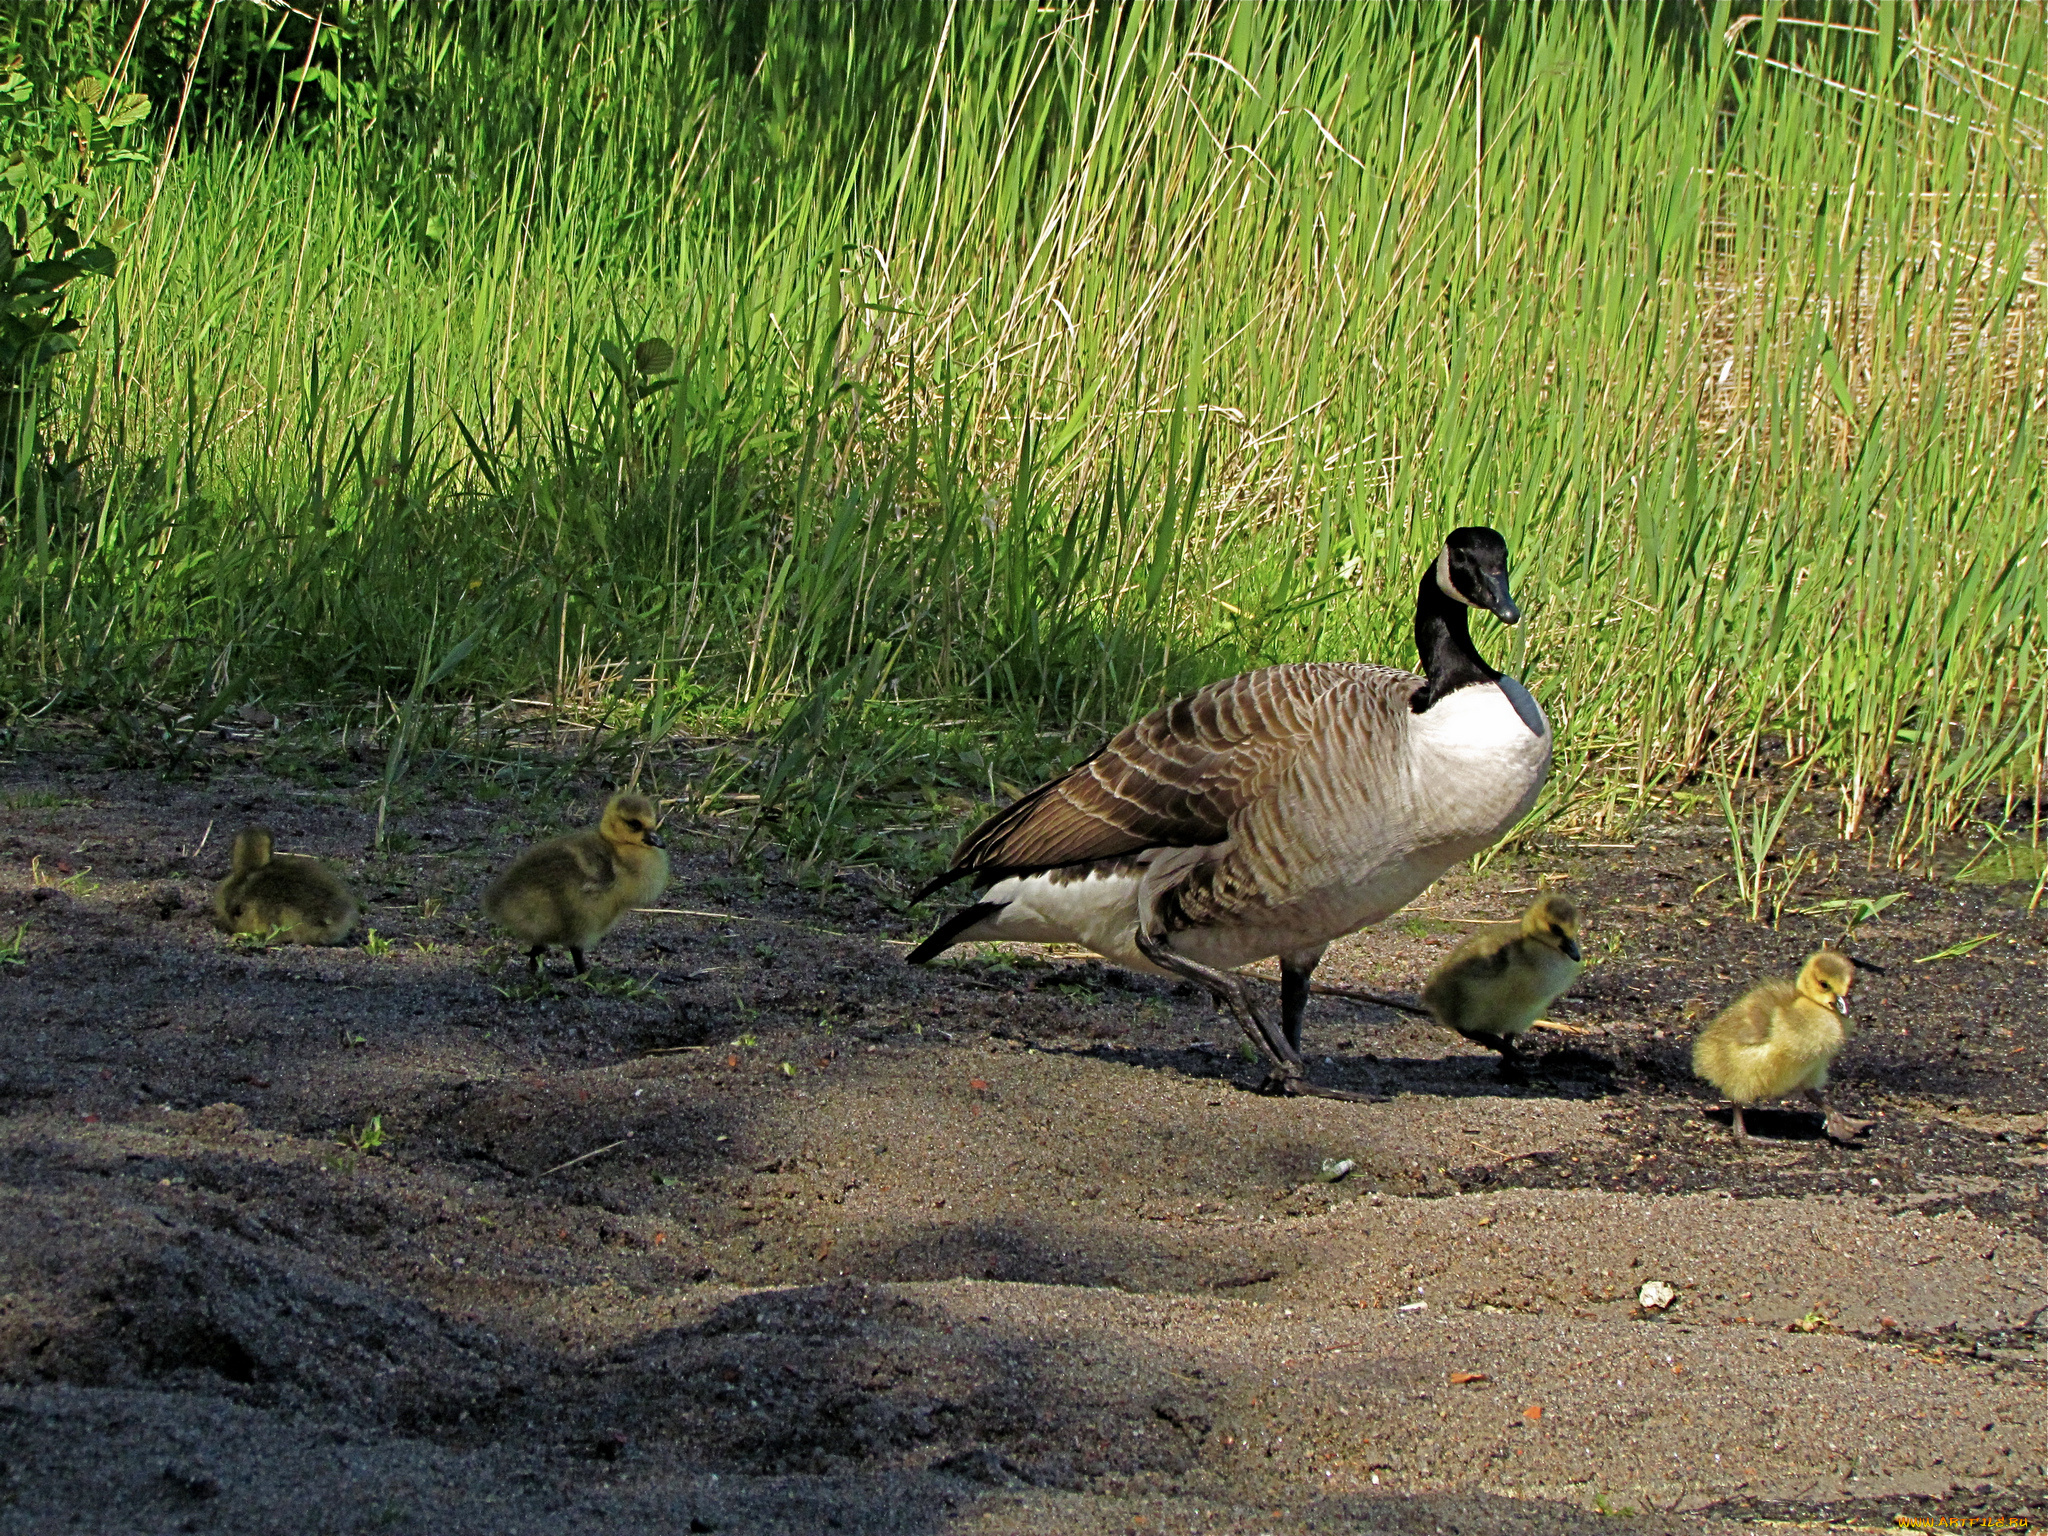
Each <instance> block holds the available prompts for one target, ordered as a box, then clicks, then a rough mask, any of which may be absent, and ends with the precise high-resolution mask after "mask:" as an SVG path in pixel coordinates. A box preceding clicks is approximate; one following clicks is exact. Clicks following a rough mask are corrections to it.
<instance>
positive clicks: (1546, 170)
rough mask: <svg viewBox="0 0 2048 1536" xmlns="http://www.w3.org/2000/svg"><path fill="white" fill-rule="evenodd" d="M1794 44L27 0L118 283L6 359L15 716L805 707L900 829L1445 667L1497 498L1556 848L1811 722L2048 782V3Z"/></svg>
mask: <svg viewBox="0 0 2048 1536" xmlns="http://www.w3.org/2000/svg"><path fill="white" fill-rule="evenodd" d="M1762 11H1763V14H1762V15H1760V16H1759V15H1752V14H1748V10H1747V7H1743V8H1735V7H1731V6H1729V5H1727V4H1725V3H1721V4H1713V5H1701V4H1678V3H1673V4H1669V5H1665V6H1663V7H1661V8H1659V7H1652V6H1639V5H1626V6H1623V5H1617V6H1613V7H1601V6H1596V5H1592V4H1586V5H1577V4H1573V5H1556V6H1535V5H1507V4H1500V5H1479V4H1462V5H1460V4H1428V5H1423V4H1416V5H1391V4H1389V5H1372V6H1364V5H1350V4H1314V3H1293V4H1277V3H1276V4H1230V3H1216V4H1148V3H1145V0H1131V3H1128V4H1120V5H1100V6H1097V5H1085V4H1072V3H1062V4H1044V5H1039V4H986V5H984V4H980V3H976V4H946V3H938V0H932V3H924V0H919V3H909V0H898V3H892V4H890V5H886V6H877V5H871V4H864V3H858V0H856V3H833V0H818V3H803V4H797V3H782V0H767V3H763V0H723V3H718V0H699V3H688V0H626V3H580V0H579V3H567V0H560V3H551V0H527V3H516V4H515V3H467V0H466V3H459V4H458V3H453V0H427V3H419V0H406V3H401V0H383V3H379V4H354V3H348V4H332V5H329V6H327V7H325V8H322V7H321V6H319V5H311V4H304V3H301V4H299V5H297V6H295V7H282V6H275V5H258V4H253V3H250V0H170V3H158V4H155V5H152V6H149V7H147V8H142V7H140V6H139V5H138V3H137V0H104V3H103V0H71V3H62V0H27V3H26V4H23V5H19V6H17V7H14V8H13V9H12V10H11V12H10V14H9V17H8V18H7V19H4V20H0V64H4V63H5V62H6V61H7V60H8V59H12V60H13V61H14V63H13V66H12V69H11V70H8V71H6V72H5V83H4V84H0V113H4V114H5V115H4V117H0V159H4V160H5V161H6V176H7V179H6V182H5V186H4V190H0V201H10V202H13V203H17V204H19V205H20V207H21V209H22V220H21V222H20V223H19V225H18V226H17V230H18V238H17V244H18V245H19V246H20V247H21V249H22V252H23V254H22V257H21V261H20V262H18V263H16V264H15V266H13V267H11V268H10V269H9V270H10V272H11V273H12V274H14V277H13V279H12V280H13V281H14V282H15V287H16V290H17V291H15V292H13V293H12V294H11V296H10V303H13V304H14V305H15V306H16V309H17V310H18V311H19V312H20V313H22V314H28V313H29V308H28V306H29V301H30V299H31V298H33V297H35V296H34V295H29V294H26V292H25V290H22V282H23V281H25V280H23V279H21V278H20V273H21V272H22V271H24V270H26V267H25V266H24V265H23V263H31V262H33V261H35V260H37V259H40V258H43V257H46V256H47V255H48V254H49V253H48V251H47V249H46V248H45V247H46V246H47V241H48V239H49V232H48V231H47V229H46V228H45V222H44V215H43V213H41V212H38V210H46V209H47V208H48V207H49V206H50V205H49V204H45V203H43V202H42V201H41V199H42V198H43V197H44V196H45V195H49V196H51V197H54V198H57V199H58V200H59V203H60V204H61V203H63V202H69V203H70V204H71V206H72V208H73V217H74V219H75V221H76V223H77V226H78V230H79V235H78V239H79V240H80V241H90V242H94V243H96V244H98V245H101V246H104V247H105V248H106V249H107V250H108V251H110V252H111V253H113V255H114V257H115V258H116V259H117V261H118V266H117V268H116V269H115V271H114V272H113V274H112V276H111V277H107V276H102V275H98V274H97V273H96V272H95V271H93V270H86V269H81V270H80V271H79V272H78V274H77V275H75V276H74V277H71V278H69V279H67V280H66V282H65V283H64V284H63V285H61V286H62V290H63V291H62V295H61V304H58V307H57V308H56V309H52V308H51V305H52V304H53V303H57V301H56V300H55V299H53V298H52V295H53V294H55V293H56V289H54V288H52V287H50V285H49V284H48V283H47V282H46V283H45V284H44V287H43V289H42V290H40V292H41V299H40V302H42V304H43V308H44V310H45V311H48V312H49V313H50V314H52V315H55V314H57V313H60V312H64V311H66V309H67V308H68V313H69V314H70V315H71V316H72V318H73V319H75V320H78V321H80V322H82V328H81V329H80V330H79V331H78V332H77V333H76V336H75V338H74V339H75V340H76V341H77V342H78V343H79V344H80V345H79V349H78V350H77V351H75V352H73V353H71V354H70V355H68V356H64V357H61V358H56V359H54V360H44V359H42V358H41V357H40V356H39V355H34V354H33V351H32V349H31V353H28V354H21V355H17V356H16V357H15V360H14V363H13V365H12V368H13V375H12V378H11V381H10V382H9V383H8V384H7V386H6V388H7V391H8V393H7V394H6V396H5V399H6V400H10V401H12V402H14V404H13V407H12V416H11V417H9V418H8V419H10V420H12V421H13V422H14V427H13V429H12V434H11V435H12V442H11V444H10V446H9V448H8V450H7V453H6V455H5V457H4V459H0V462H4V465H5V467H6V476H5V479H6V482H7V483H6V485H5V487H4V488H0V611H4V616H5V622H4V627H0V689H4V698H5V701H6V705H7V708H8V709H9V710H10V711H11V713H12V715H13V716H14V717H15V718H16V719H17V720H19V719H20V718H22V717H27V716H35V715H40V714H46V713H50V712H58V713H64V712H79V711H85V710H93V711H99V712H100V714H99V716H98V718H100V719H102V721H104V722H107V725H108V729H109V730H110V733H111V734H112V735H114V736H115V737H116V738H117V741H126V742H128V743H129V744H130V746H131V747H132V746H133V745H134V743H136V742H138V741H141V740H143V738H145V737H147V736H148V735H149V731H150V729H154V730H155V731H156V732H157V734H158V735H159V736H161V737H163V738H164V739H167V740H168V739H173V738H174V737H175V734H176V731H177V730H179V729H189V727H190V725H191V723H192V722H193V721H204V720H211V719H214V718H216V717H217V716H218V715H219V713H220V712H221V711H222V710H224V709H227V708H231V707H234V706H237V705H240V704H243V703H246V702H249V701H254V700H262V701H267V702H269V703H270V704H271V706H272V707H276V706H278V705H279V704H281V703H284V702H307V701H310V702H316V703H320V704H322V705H327V706H340V705H344V704H354V703H360V704H362V705H364V706H366V708H367V709H368V711H369V712H368V714H366V715H365V717H364V718H369V719H374V720H378V721H382V722H385V724H384V725H382V726H380V729H385V730H387V732H388V731H391V730H395V731H397V732H398V737H397V739H398V743H399V746H400V747H401V748H402V747H403V746H404V744H405V741H406V739H407V737H406V733H407V732H408V731H419V730H429V731H430V730H432V729H441V730H444V731H446V730H453V729H456V728H457V725H456V724H450V723H449V722H457V723H459V722H460V721H462V720H468V721H470V722H471V723H472V725H473V724H474V722H475V721H476V719H477V718H478V714H479V710H480V709H488V708H489V707H490V706H491V705H494V704H498V703H502V702H503V701H505V700H512V699H527V700H542V701H545V702H546V704H547V705H548V706H549V707H550V708H552V709H555V710H559V711H569V712H580V717H581V718H583V719H585V720H586V721H587V722H590V723H598V724H602V725H603V726H605V728H606V729H607V730H609V731H611V732H614V733H618V734H619V735H620V736H621V737H624V738H637V739H641V740H645V739H647V738H649V737H653V736H659V735H661V734H664V733H666V732H668V731H671V730H673V729H677V728H680V727H690V728H694V729H697V730H716V731H720V732H723V733H728V734H731V733H746V734H749V735H750V736H751V737H752V738H753V739H755V740H757V741H758V742H759V744H760V745H759V748H758V750H753V751H751V752H749V753H748V754H746V757H747V758H748V759H749V761H748V763H746V764H743V765H742V767H741V768H740V769H737V770H735V771H736V772H739V773H741V774H743V776H744V778H745V782H746V783H747V784H748V785H749V786H750V789H751V792H753V793H759V794H762V795H764V796H765V797H766V798H767V800H768V802H769V803H771V804H773V805H775V806H777V807H779V808H780V809H781V810H782V811H783V813H784V818H785V819H784V823H783V830H784V833H785V835H787V836H788V837H789V838H790V839H791V840H792V841H793V842H794V843H796V844H798V845H800V846H801V847H802V848H803V850H804V851H806V852H810V853H821V852H833V853H836V854H839V855H844V856H853V855H855V854H858V853H859V852H860V851H861V850H862V849H863V848H866V847H869V846H871V844H872V840H873V839H875V838H883V837H887V836H889V835H891V832H892V829H895V828H899V827H900V826H901V825H903V824H905V823H906V822H907V821H908V822H915V821H917V819H918V815H919V812H920V808H924V807H929V806H931V805H933V804H934V803H943V804H945V805H946V806H948V807H950V808H949V809H947V810H946V811H945V818H953V819H957V815H958V811H959V796H960V795H962V794H967V795H979V796H984V797H986V796H994V795H998V794H1000V793H1001V792H1002V790H1003V788H1004V786H1005V785H1006V784H1007V785H1011V786H1014V785H1017V784H1022V783H1028V782H1030V781H1031V779H1032V777H1033V776H1034V775H1036V774H1037V773H1039V772H1041V771H1043V770H1044V769H1046V768H1048V767H1050V766H1053V765H1055V764H1057V763H1059V762H1062V761H1066V760H1070V759H1071V758H1072V757H1073V756H1074V755H1076V754H1077V752H1078V751H1080V750H1083V749H1085V748H1086V747H1088V746H1091V745H1092V744H1093V743H1094V741H1095V740H1097V739H1099V737H1100V735H1101V734H1102V733H1104V732H1106V731H1108V730H1110V729H1113V728H1114V727H1115V726H1116V725H1118V724H1120V723H1121V722H1123V721H1124V720H1125V719H1127V718H1129V717H1130V716H1131V715H1132V714H1133V713H1134V712H1136V711H1139V710H1142V709H1144V708H1146V707H1148V706H1150V705H1151V704H1153V703H1156V702H1157V701H1159V700H1160V699H1161V698H1163V697H1165V696H1167V695H1169V694H1171V693H1172V692H1174V691H1175V690H1179V689H1183V688H1186V687H1188V686H1191V685H1194V684H1197V683H1199V682H1201V681H1204V680H1206V679H1208V678H1211V677H1215V676H1219V675H1223V674H1226V673H1228V672H1231V671H1234V670H1237V669H1239V668H1241V667H1243V666H1246V665H1251V664H1258V663H1264V662H1271V661H1279V660H1289V659H1305V658H1312V657H1358V658H1364V659H1370V660H1378V661H1387V662H1392V663H1394V664H1397V665H1404V666H1405V665H1412V646H1411V643H1410V641H1409V639H1408V626H1409V617H1410V605H1411V593H1412V589H1413V584H1414V582H1415V579H1416V575H1417V572H1418V570H1419V567H1420V565H1421V562H1422V560H1423V559H1424V558H1425V556H1426V555H1427V553H1428V551H1429V550H1430V549H1431V548H1432V547H1433V546H1434V544H1435V542H1436V541H1437V540H1438V539H1440V538H1441V536H1442V534H1443V532H1444V530H1446V529H1447V528H1448V527H1450V526H1453V525H1456V524H1458V523H1464V522H1485V523H1491V524H1493V525H1495V526H1497V527H1499V528H1501V529H1503V530H1504V531H1505V532H1506V533H1507V535H1508V536H1509V538H1510V540H1511V541H1512V544H1513V548H1514V552H1515V570H1516V580H1517V589H1518V596H1520V597H1521V598H1522V599H1523V602H1524V607H1525V611H1526V613H1527V615H1528V618H1527V620H1526V622H1525V623H1524V624H1523V625H1522V626H1521V627H1520V628H1519V629H1517V630H1514V631H1500V630H1496V629H1495V628H1494V627H1493V626H1491V625H1488V626H1486V630H1487V632H1486V633H1485V634H1484V635H1483V636H1482V637H1481V645H1482V648H1483V649H1485V650H1487V651H1488V652H1489V654H1490V655H1491V656H1493V658H1494V659H1495V660H1496V661H1497V662H1498V663H1499V664H1500V665H1502V666H1504V667H1506V668H1508V669H1510V670H1513V671H1516V672H1518V673H1520V674H1521V675H1523V676H1524V677H1526V678H1527V680H1528V681H1529V683H1530V684H1531V686H1532V687H1533V689H1534V690H1535V692H1536V693H1537V695H1538V696H1539V697H1540V698H1541V699H1542V700H1543V701H1544V703H1545V705H1546V707H1547V708H1548V709H1549V711H1550V712H1551V715H1552V717H1553V719H1554V720H1556V721H1557V722H1558V725H1559V738H1560V743H1561V748H1562V756H1561V762H1560V769H1559V772H1558V774H1557V776H1556V780H1555V783H1554V785H1553V788H1552V791H1551V793H1550V795H1549V797H1548V798H1547V800H1546V802H1545V804H1544V806H1543V807H1541V808H1540V809H1539V812H1538V820H1539V822H1541V821H1543V820H1547V819H1549V818H1554V817H1556V816H1559V815H1565V816H1568V817H1571V818H1574V819H1575V821H1576V822H1577V824H1579V825H1581V826H1602V825H1615V826H1620V825H1625V824H1626V823H1627V822H1628V821H1629V819H1630V818H1631V817H1633V816H1636V815H1638V814H1639V813H1640V812H1641V810H1642V808H1643V807H1644V806H1646V805H1647V804H1649V803H1650V802H1651V799H1652V797H1653V796H1654V794H1655V793H1656V792H1657V791H1659V790H1660V789H1664V788H1668V787H1670V786H1672V785H1674V784H1678V783H1682V782H1684V781H1686V780H1687V779H1689V778H1691V777H1693V776H1696V775H1698V774H1700V773H1701V772H1702V771H1707V772H1725V773H1739V772H1741V771H1744V770H1746V769H1747V768H1748V767H1750V766H1751V765H1752V764H1753V763H1754V761H1755V754H1756V752H1757V750H1758V745H1759V742H1760V741H1761V740H1763V739H1765V738H1766V737H1768V738H1769V739H1770V740H1771V741H1772V742H1773V743H1774V744H1777V743H1782V744H1783V748H1782V750H1781V751H1780V752H1779V756H1781V757H1787V756H1789V757H1790V758H1791V759H1793V760H1795V761H1799V762H1804V763H1808V764H1810V767H1808V769H1807V770H1806V771H1807V772H1808V773H1810V774H1812V775H1813V778H1812V783H1813V784H1814V785H1817V786H1818V785H1825V786H1827V788H1828V790H1829V792H1830V793H1831V794H1832V795H1833V796H1835V797H1836V798H1837V800H1838V803H1839V808H1840V816H1841V824H1842V828H1843V830H1844V831H1845V832H1846V833H1848V834H1850V835H1859V836H1860V835H1875V836H1876V837H1878V838H1879V839H1880V842H1881V844H1882V846H1884V847H1885V848H1887V849H1889V850H1891V851H1893V852H1897V853H1905V852H1910V851H1913V850H1915V849H1917V848H1920V847H1923V846H1924V845H1926V844H1927V843H1928V841H1929V840H1930V839H1932V838H1933V837H1935V836H1937V835H1939V834H1940V833H1942V832H1943V831H1945V830H1947V829H1950V828H1953V827H1956V826H1958V825H1961V824H1963V823H1965V822H1966V821H1968V820H1970V819H1972V818H1974V817H1980V816H1985V815H1990V816H1992V817H1993V818H1994V819H1995V818H1998V817H2004V818H2013V817H2022V818H2032V817H2033V815H2034V806H2035V805H2036V803H2037V796H2038V793H2039V786H2040V781H2041V777H2042V765H2043V755H2044V732H2048V710H2044V677H2048V654H2044V628H2043V607H2044V600H2048V593H2044V587H2043V583H2042V580H2041V569H2042V564H2043V561H2044V559H2048V546H2044V521H2048V520H2044V514H2043V504H2042V492H2043V479H2044V475H2043V456H2042V448H2041V444H2040V441H2039V437H2038V433H2037V430H2036V425H2035V423H2036V418H2037V415H2038V412H2039V407H2040V405H2041V403H2042V399H2043V390H2044V371H2043V358H2044V348H2043V330H2042V323H2043V322H2042V314H2041V306H2040V300H2041V296H2042V289H2043V285H2044V279H2048V269H2044V245H2048V222H2044V220H2048V212H2044V208H2043V205H2042V189H2043V177H2044V171H2048V101H2044V94H2048V90H2044V84H2043V69H2042V66H2043V62H2044V60H2043V57H2042V55H2043V42H2044V33H2048V24H2044V15H2043V9H2042V5H2041V4H2040V3H2039V0H2031V3H2024V4H2018V5H2013V6H1977V5H1967V4H1941V3H1938V0H1936V3H1925V4H1922V5H1919V6H1917V7H1916V6H1908V5H1900V4H1893V3H1890V0H1884V3H1853V4H1851V3H1838V4H1833V5H1821V4H1814V5H1806V6H1801V7H1795V8H1792V9H1790V10H1784V9H1781V8H1780V7H1778V6H1776V5H1766V6H1764V7H1762ZM138 101H139V102H140V103H141V104H140V105H137V103H138ZM90 265H91V264H90V263H88V264H87V267H90ZM49 270H51V271H54V270H55V269H54V268H51V269H49ZM31 318H32V316H31ZM24 323H26V322H24ZM458 701H473V706H474V707H469V708H467V710H466V712H465V711H462V710H456V709H453V708H450V707H449V706H451V705H453V704H455V703H457V702H458ZM437 720H438V721H441V722H442V724H441V725H439V726H434V725H432V724H431V722H433V721H437ZM141 721H154V722H160V723H159V724H157V725H155V726H152V727H150V728H149V729H145V728H144V727H143V726H142V725H140V724H138V722H141ZM180 722H182V723H183V724H182V725H181V724H180ZM422 722H428V723H427V724H423V723H422ZM476 771H477V772H478V773H480V774H488V773H489V772H490V771H491V770H490V768H489V766H488V764H487V763H486V764H484V765H483V766H479V767H478V768H477V769H476ZM741 782H742V780H740V779H735V780H733V781H731V783H729V784H728V787H732V786H733V785H734V784H739V783H741ZM387 788H388V785H387ZM949 797H950V798H949ZM942 819H944V818H942Z"/></svg>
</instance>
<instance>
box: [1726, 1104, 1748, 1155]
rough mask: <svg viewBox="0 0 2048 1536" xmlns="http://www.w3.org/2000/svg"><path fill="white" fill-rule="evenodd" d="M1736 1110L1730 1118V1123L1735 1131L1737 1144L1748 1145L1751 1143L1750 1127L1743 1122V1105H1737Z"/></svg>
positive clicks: (1730, 1126)
mask: <svg viewBox="0 0 2048 1536" xmlns="http://www.w3.org/2000/svg"><path fill="white" fill-rule="evenodd" d="M1734 1111H1735V1112H1734V1114H1733V1115H1732V1116H1731V1117H1730V1118H1729V1121H1728V1125H1729V1128H1730V1129H1732V1130H1733V1131H1734V1132H1735V1142H1736V1145H1737V1146H1743V1147H1746V1146H1748V1145H1749V1127H1748V1126H1746V1125H1744V1124H1743V1123H1742V1106H1741V1105H1740V1104H1737V1105H1735V1106H1734Z"/></svg>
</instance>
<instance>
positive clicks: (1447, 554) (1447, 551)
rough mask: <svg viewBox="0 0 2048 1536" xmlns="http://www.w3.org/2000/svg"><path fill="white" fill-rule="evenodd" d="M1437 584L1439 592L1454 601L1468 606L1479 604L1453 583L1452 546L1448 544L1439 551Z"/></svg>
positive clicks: (1472, 606) (1474, 606) (1473, 606)
mask: <svg viewBox="0 0 2048 1536" xmlns="http://www.w3.org/2000/svg"><path fill="white" fill-rule="evenodd" d="M1436 586H1437V590H1438V591H1439V592H1441V593H1443V595H1444V596H1445V597H1448V598H1449V599H1450V600H1451V601H1452V602H1454V603H1463V604H1464V605H1465V606H1466V607H1467V608H1476V607H1477V606H1478V604H1476V603H1474V602H1473V601H1472V599H1471V598H1469V597H1467V596H1466V595H1465V594H1464V593H1462V592H1460V591H1459V590H1458V589H1457V588H1456V587H1454V586H1452V585H1451V546H1450V545H1448V544H1446V545H1445V546H1444V547H1443V548H1442V549H1441V550H1439V551H1438V552H1437V557H1436Z"/></svg>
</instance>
